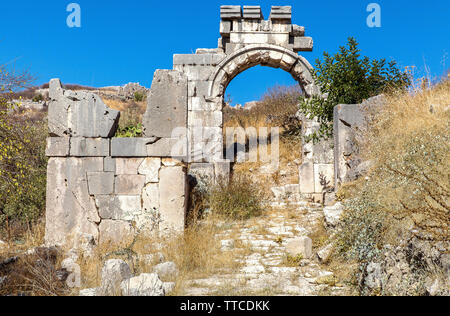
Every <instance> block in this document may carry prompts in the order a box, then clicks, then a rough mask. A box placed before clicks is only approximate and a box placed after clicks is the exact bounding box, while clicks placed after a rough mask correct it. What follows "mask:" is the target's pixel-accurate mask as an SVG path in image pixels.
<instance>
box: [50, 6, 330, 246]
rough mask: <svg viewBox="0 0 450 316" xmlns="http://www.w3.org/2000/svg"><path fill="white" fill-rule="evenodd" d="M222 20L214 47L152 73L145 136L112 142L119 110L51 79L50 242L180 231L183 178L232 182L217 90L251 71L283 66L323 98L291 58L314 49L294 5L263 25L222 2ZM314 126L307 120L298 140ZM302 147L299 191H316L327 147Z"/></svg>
mask: <svg viewBox="0 0 450 316" xmlns="http://www.w3.org/2000/svg"><path fill="white" fill-rule="evenodd" d="M220 16H221V22H220V35H221V37H220V38H219V41H218V47H217V48H214V49H198V50H197V51H196V53H195V54H187V55H186V54H184V55H174V57H173V69H172V70H157V71H156V72H155V74H154V78H153V82H152V86H151V89H150V91H149V93H148V98H147V100H148V105H147V110H146V113H145V115H144V118H143V127H144V137H143V138H113V136H114V135H115V132H116V129H117V124H118V119H119V114H120V113H119V112H117V111H114V110H112V109H110V108H108V107H106V106H105V105H104V103H103V102H102V100H101V99H100V98H99V97H98V96H97V95H95V94H92V93H87V92H74V91H69V90H65V89H64V88H63V86H62V85H61V83H60V81H59V80H57V79H54V80H52V81H51V82H50V89H49V90H50V92H49V96H50V99H51V102H50V104H49V135H50V137H49V139H48V146H47V155H48V156H49V157H50V160H49V164H48V180H47V213H46V217H47V222H46V242H47V244H58V245H66V246H70V245H74V246H76V245H79V244H82V243H92V244H98V243H101V242H113V243H121V242H126V241H128V240H129V239H131V238H133V236H135V234H137V233H140V232H143V231H159V232H163V233H165V232H167V231H174V230H175V231H179V230H182V229H183V228H184V225H185V215H186V214H185V213H186V206H187V201H188V194H187V192H188V187H187V184H186V183H187V181H186V179H187V172H189V173H190V174H191V175H193V176H196V177H199V176H201V177H209V178H210V179H212V180H213V181H215V180H218V179H219V178H224V179H227V177H229V174H230V163H229V161H226V160H224V154H223V150H224V146H223V133H222V128H223V116H222V109H223V106H224V94H225V91H226V88H227V86H228V84H229V83H230V82H231V80H232V79H233V78H235V77H236V76H237V75H238V74H239V73H241V72H243V71H245V70H247V69H248V68H251V67H253V66H256V65H262V66H268V67H273V68H280V69H283V70H284V71H287V72H289V73H290V74H291V75H292V76H293V78H294V79H295V80H296V81H297V82H298V83H299V85H300V86H301V87H302V88H303V90H304V93H305V94H306V95H307V96H311V95H313V94H318V93H320V92H319V89H318V88H317V87H316V86H315V84H314V81H313V78H312V75H311V71H312V67H311V65H310V64H309V63H308V61H307V60H306V59H305V58H303V57H302V56H300V55H298V52H300V51H311V50H312V48H313V41H312V38H310V37H306V36H305V29H304V27H302V26H298V25H295V24H291V7H279V6H274V7H272V10H271V14H270V17H269V19H268V20H264V18H263V16H262V13H261V8H260V7H259V6H244V7H243V8H242V7H241V6H222V7H221V10H220ZM317 127H318V124H317V123H316V122H314V121H312V120H308V119H306V118H305V119H304V134H308V133H311V132H312V131H313V130H314V129H315V128H317ZM303 151H304V153H303V154H304V164H303V165H302V166H300V171H299V174H300V181H299V182H300V184H299V185H297V186H296V190H297V191H299V193H300V194H303V195H306V196H307V197H311V196H312V197H314V195H321V194H322V192H323V190H324V187H323V185H322V183H321V181H320V179H321V177H322V176H325V177H326V178H327V179H328V180H330V181H331V182H334V174H333V172H334V168H333V161H332V155H333V154H332V149H331V146H330V144H319V145H310V144H305V146H304V150H303ZM330 153H331V155H330ZM173 158H175V159H173ZM187 168H189V171H187V170H186V169H187ZM331 185H332V184H331Z"/></svg>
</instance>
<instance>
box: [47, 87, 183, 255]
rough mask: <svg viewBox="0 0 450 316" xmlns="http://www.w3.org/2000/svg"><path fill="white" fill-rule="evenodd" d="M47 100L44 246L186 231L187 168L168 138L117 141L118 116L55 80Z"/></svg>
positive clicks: (96, 100)
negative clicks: (47, 131) (140, 234)
mask: <svg viewBox="0 0 450 316" xmlns="http://www.w3.org/2000/svg"><path fill="white" fill-rule="evenodd" d="M50 98H51V101H50V105H49V134H50V136H51V137H49V138H48V141H47V149H46V154H47V156H48V157H49V162H48V175H47V211H46V236H45V239H46V243H47V244H49V245H64V246H66V247H72V246H80V245H82V244H91V245H94V244H95V245H97V244H99V243H114V244H123V243H129V242H130V241H132V240H133V238H134V236H135V235H136V234H138V233H152V232H158V233H159V232H162V233H170V232H172V231H181V230H183V229H184V225H185V213H186V207H187V199H188V194H187V191H188V187H187V181H186V179H187V175H186V166H185V164H184V162H183V161H182V160H183V159H184V158H183V157H182V156H181V155H180V157H178V159H175V158H173V156H172V150H171V149H172V146H171V145H170V144H169V143H170V141H168V139H165V138H160V137H148V138H113V136H114V134H115V131H116V128H117V122H118V119H119V116H120V113H119V112H118V111H115V110H112V109H110V108H108V107H106V106H105V104H104V103H103V102H102V100H101V99H100V98H99V97H97V96H96V95H95V94H91V93H85V92H83V93H77V92H73V91H70V90H64V88H63V87H62V85H61V82H60V81H59V80H58V79H54V80H52V81H51V82H50ZM171 141H173V142H175V140H171ZM176 141H177V142H180V141H181V143H183V142H185V138H184V139H183V138H181V140H180V139H177V140H176Z"/></svg>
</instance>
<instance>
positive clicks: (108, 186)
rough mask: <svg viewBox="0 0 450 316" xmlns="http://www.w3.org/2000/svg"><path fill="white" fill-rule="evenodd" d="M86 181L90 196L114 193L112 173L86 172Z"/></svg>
mask: <svg viewBox="0 0 450 316" xmlns="http://www.w3.org/2000/svg"><path fill="white" fill-rule="evenodd" d="M87 180H88V187H89V194H90V195H97V194H113V193H114V173H113V172H88V173H87Z"/></svg>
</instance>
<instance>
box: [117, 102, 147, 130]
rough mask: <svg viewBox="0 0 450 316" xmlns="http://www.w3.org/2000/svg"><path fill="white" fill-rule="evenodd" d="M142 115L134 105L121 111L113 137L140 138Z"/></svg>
mask: <svg viewBox="0 0 450 316" xmlns="http://www.w3.org/2000/svg"><path fill="white" fill-rule="evenodd" d="M141 121H142V114H141V113H140V110H139V107H138V106H137V105H136V104H133V105H131V106H130V107H128V108H127V109H126V111H123V112H122V113H121V116H120V120H119V128H118V129H117V132H116V135H115V137H142V135H143V128H142V123H141Z"/></svg>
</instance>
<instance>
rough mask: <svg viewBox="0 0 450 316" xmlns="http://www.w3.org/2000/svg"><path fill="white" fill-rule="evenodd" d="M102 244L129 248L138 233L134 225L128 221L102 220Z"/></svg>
mask: <svg viewBox="0 0 450 316" xmlns="http://www.w3.org/2000/svg"><path fill="white" fill-rule="evenodd" d="M98 230H99V234H100V244H111V245H114V246H122V247H126V246H129V245H130V244H131V243H132V242H133V239H134V235H135V233H136V231H135V229H134V228H133V225H132V224H131V223H130V222H128V221H120V220H110V219H105V220H102V222H101V223H100V225H99V227H98Z"/></svg>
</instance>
